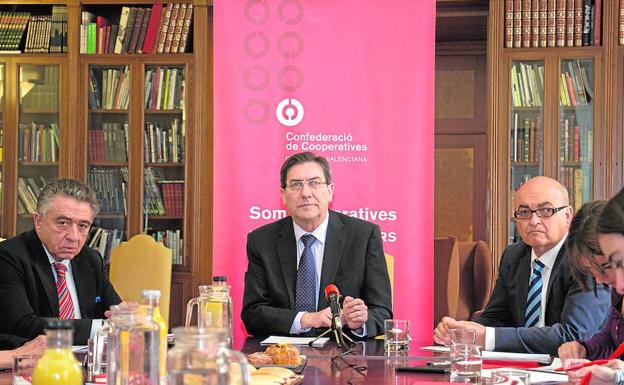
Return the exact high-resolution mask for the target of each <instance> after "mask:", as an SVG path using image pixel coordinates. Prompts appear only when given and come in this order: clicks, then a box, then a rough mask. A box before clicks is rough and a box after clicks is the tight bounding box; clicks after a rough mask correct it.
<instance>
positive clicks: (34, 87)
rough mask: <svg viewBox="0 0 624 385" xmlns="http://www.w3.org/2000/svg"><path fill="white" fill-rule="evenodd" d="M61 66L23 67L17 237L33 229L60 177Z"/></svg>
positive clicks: (19, 124) (29, 65)
mask: <svg viewBox="0 0 624 385" xmlns="http://www.w3.org/2000/svg"><path fill="white" fill-rule="evenodd" d="M60 143H61V127H59V66H58V65H56V64H52V65H35V64H23V65H20V66H19V120H18V170H17V192H18V200H17V214H18V215H17V233H18V234H19V233H21V232H23V231H27V230H29V229H32V228H33V223H32V214H33V213H34V212H35V211H36V208H37V207H36V205H37V196H38V195H39V191H40V189H41V188H42V187H43V185H44V184H45V183H46V182H47V181H49V180H51V179H54V178H57V177H58V164H59V154H60V152H59V146H60Z"/></svg>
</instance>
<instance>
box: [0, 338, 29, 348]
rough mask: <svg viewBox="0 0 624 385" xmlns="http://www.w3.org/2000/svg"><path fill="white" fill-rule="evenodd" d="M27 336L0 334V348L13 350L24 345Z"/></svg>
mask: <svg viewBox="0 0 624 385" xmlns="http://www.w3.org/2000/svg"><path fill="white" fill-rule="evenodd" d="M27 341H28V340H27V339H26V338H22V337H18V336H12V335H10V334H0V350H12V349H15V348H18V347H20V346H22V345H24V344H25V343H26V342H27Z"/></svg>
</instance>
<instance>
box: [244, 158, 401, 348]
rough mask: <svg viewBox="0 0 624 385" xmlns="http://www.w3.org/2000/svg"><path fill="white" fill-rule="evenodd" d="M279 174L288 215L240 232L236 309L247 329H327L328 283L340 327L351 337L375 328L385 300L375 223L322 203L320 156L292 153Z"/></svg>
mask: <svg viewBox="0 0 624 385" xmlns="http://www.w3.org/2000/svg"><path fill="white" fill-rule="evenodd" d="M280 178H281V186H282V189H281V196H282V201H283V203H284V204H285V205H286V207H287V208H288V212H289V214H290V216H289V217H286V218H284V219H281V220H279V221H277V222H274V223H271V224H268V225H265V226H263V227H260V228H259V229H256V230H254V231H252V232H251V233H250V234H249V235H248V237H247V257H248V259H249V263H248V267H247V273H246V274H245V293H244V296H243V310H242V319H243V322H244V323H245V327H246V328H247V331H248V332H249V333H251V334H253V335H256V336H259V335H270V334H281V335H289V334H291V335H300V334H302V333H303V334H318V332H319V330H318V329H319V328H328V327H331V324H332V318H331V310H330V308H329V307H328V302H327V300H326V298H325V295H324V293H323V291H324V288H325V287H326V285H328V284H330V283H333V284H335V285H336V286H337V287H338V289H339V290H340V292H341V294H342V295H343V296H344V302H343V310H342V316H341V318H342V324H343V325H346V329H348V330H350V331H351V332H352V333H353V335H354V336H356V337H374V336H376V335H378V334H382V333H383V321H384V320H385V319H387V318H392V304H391V298H390V281H389V278H388V271H387V268H386V261H385V257H384V253H383V246H382V241H381V233H380V231H379V227H378V226H376V225H374V224H372V223H369V222H365V221H362V220H360V219H356V218H352V217H348V216H346V215H343V214H340V213H337V212H334V211H330V210H329V209H328V206H329V203H330V202H331V200H332V196H333V189H334V185H333V184H332V181H331V173H330V170H329V164H328V162H327V160H326V159H325V158H323V157H320V156H315V155H314V154H312V153H309V152H304V153H300V154H296V155H293V156H291V157H289V158H288V159H287V160H286V161H285V162H284V164H283V165H282V168H281V171H280Z"/></svg>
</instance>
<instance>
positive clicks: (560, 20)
mask: <svg viewBox="0 0 624 385" xmlns="http://www.w3.org/2000/svg"><path fill="white" fill-rule="evenodd" d="M565 31H566V0H557V19H556V30H555V39H556V40H557V47H565V43H566V39H565Z"/></svg>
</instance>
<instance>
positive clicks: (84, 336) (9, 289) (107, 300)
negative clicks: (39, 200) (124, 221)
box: [0, 230, 121, 345]
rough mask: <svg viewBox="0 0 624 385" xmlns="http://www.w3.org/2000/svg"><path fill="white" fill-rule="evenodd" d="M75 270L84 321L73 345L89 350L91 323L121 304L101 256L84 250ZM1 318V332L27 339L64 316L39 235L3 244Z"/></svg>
mask: <svg viewBox="0 0 624 385" xmlns="http://www.w3.org/2000/svg"><path fill="white" fill-rule="evenodd" d="M71 267H72V274H73V278H74V283H75V285H76V292H77V293H78V302H79V305H80V313H81V315H82V318H83V319H79V320H74V321H73V322H74V344H76V345H86V343H87V340H88V339H89V333H90V330H91V320H92V319H98V318H104V311H105V310H108V308H109V307H110V306H111V305H115V304H118V303H119V302H121V299H120V298H119V295H117V292H116V291H115V289H114V288H113V286H112V285H111V284H110V282H109V281H108V274H107V272H106V266H105V265H104V262H103V261H102V257H101V256H100V254H99V253H98V252H97V251H96V250H94V249H91V248H89V247H83V248H82V250H81V251H80V253H78V255H76V256H75V257H74V258H73V259H72V260H71ZM0 314H2V316H0V332H2V333H8V334H14V335H17V336H20V337H24V338H27V339H32V338H34V337H36V336H37V335H39V334H42V333H43V329H44V326H45V318H46V317H47V318H56V317H58V315H59V309H58V295H57V293H56V283H55V281H54V274H53V273H52V267H51V266H50V261H49V260H48V257H47V255H46V253H45V250H44V249H43V246H42V244H41V241H40V240H39V237H38V236H37V233H36V232H35V231H34V230H32V231H30V232H26V233H23V234H20V235H18V236H17V237H15V238H11V239H8V240H6V241H4V242H0Z"/></svg>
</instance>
